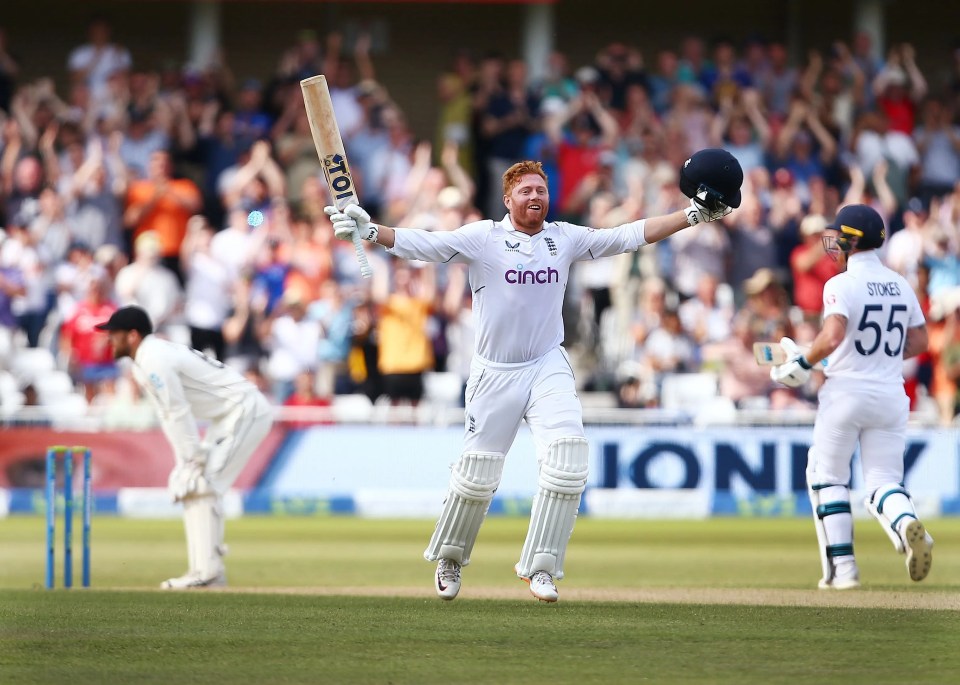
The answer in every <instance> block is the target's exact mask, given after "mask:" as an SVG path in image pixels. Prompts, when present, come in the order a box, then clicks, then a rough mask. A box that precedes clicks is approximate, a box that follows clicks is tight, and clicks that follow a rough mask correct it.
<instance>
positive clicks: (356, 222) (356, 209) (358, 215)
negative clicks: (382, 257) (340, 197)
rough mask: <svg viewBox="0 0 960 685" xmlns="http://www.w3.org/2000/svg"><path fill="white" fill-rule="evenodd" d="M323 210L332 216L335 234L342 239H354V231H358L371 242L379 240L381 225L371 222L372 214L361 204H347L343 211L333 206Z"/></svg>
mask: <svg viewBox="0 0 960 685" xmlns="http://www.w3.org/2000/svg"><path fill="white" fill-rule="evenodd" d="M323 211H324V212H325V213H326V214H327V216H329V217H330V221H331V222H332V223H333V234H334V235H335V236H337V238H339V239H340V240H353V234H354V232H355V231H356V232H358V233H359V234H360V237H361V238H363V239H364V240H369V241H370V242H371V243H375V242H377V235H379V233H380V229H379V227H378V226H377V225H376V224H374V223H371V221H370V215H369V214H367V211H366V210H365V209H364V208H363V207H361V206H359V205H347V206H346V207H344V208H343V211H342V212H341V211H340V210H339V209H337V208H336V207H333V206H327V207H324V208H323Z"/></svg>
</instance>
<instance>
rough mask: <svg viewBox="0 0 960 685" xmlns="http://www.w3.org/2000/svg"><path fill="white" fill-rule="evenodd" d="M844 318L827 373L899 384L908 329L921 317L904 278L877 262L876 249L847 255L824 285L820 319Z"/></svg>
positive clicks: (913, 294) (855, 379)
mask: <svg viewBox="0 0 960 685" xmlns="http://www.w3.org/2000/svg"><path fill="white" fill-rule="evenodd" d="M831 314H840V315H842V316H845V317H846V318H847V330H846V333H845V334H844V337H843V342H841V343H840V346H839V347H838V348H837V349H836V351H834V352H833V354H831V355H830V361H829V363H828V364H827V368H826V371H825V373H826V375H827V377H828V378H838V379H849V380H853V381H871V382H874V383H890V384H902V383H903V349H904V346H905V345H906V341H907V329H910V328H917V327H919V326H923V325H924V324H925V323H926V321H925V319H924V317H923V312H922V311H921V310H920V302H919V301H918V300H917V295H916V293H915V292H914V291H913V288H911V287H910V284H909V283H908V282H907V280H906V279H905V278H904V277H903V276H901V275H900V274H898V273H897V272H896V271H893V270H892V269H889V268H887V267H886V266H884V265H883V263H882V262H881V261H880V258H879V256H878V255H877V253H876V251H873V250H871V251H870V252H858V253H856V254H852V255H850V257H849V258H848V260H847V270H846V271H845V272H843V273H840V274H837V275H836V276H834V277H833V278H831V279H830V280H829V281H827V283H826V285H825V286H824V288H823V318H824V320H826V318H827V317H828V316H830V315H831Z"/></svg>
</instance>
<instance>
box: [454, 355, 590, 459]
mask: <svg viewBox="0 0 960 685" xmlns="http://www.w3.org/2000/svg"><path fill="white" fill-rule="evenodd" d="M465 413H466V425H465V427H464V445H463V451H464V452H499V453H502V454H506V453H507V452H508V451H509V450H510V446H511V445H513V441H514V439H515V438H516V437H517V431H518V430H519V429H520V422H521V421H523V420H526V422H527V425H528V426H529V427H530V432H531V433H532V434H533V439H534V443H535V444H536V447H537V458H538V461H539V460H542V459H543V457H544V455H545V454H546V451H547V446H548V445H549V444H550V443H551V442H553V441H554V440H557V439H558V438H577V437H579V438H582V437H584V434H583V409H582V407H581V405H580V398H579V397H578V396H577V389H576V385H575V382H574V377H573V369H572V367H571V366H570V359H569V358H568V357H567V353H566V351H565V350H564V349H563V348H562V347H557V348H556V349H553V350H551V351H550V352H548V353H547V354H545V355H543V356H542V357H540V358H539V359H535V360H533V361H531V362H526V363H522V364H497V363H494V362H489V361H486V360H484V359H480V358H479V357H477V356H476V355H474V358H473V362H472V363H471V366H470V378H469V379H468V380H467V389H466V409H465Z"/></svg>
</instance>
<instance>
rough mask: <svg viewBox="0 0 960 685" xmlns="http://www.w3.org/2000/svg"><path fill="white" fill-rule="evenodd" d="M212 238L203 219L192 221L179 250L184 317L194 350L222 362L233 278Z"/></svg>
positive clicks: (192, 219) (199, 217)
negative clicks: (182, 274) (219, 255)
mask: <svg viewBox="0 0 960 685" xmlns="http://www.w3.org/2000/svg"><path fill="white" fill-rule="evenodd" d="M213 235H214V230H213V228H212V227H211V226H210V225H209V224H208V223H207V220H206V219H205V218H204V217H202V216H200V215H194V216H192V217H190V220H189V221H188V222H187V235H186V237H185V238H184V240H183V244H182V245H181V247H180V263H181V264H182V266H183V272H184V277H185V280H186V283H187V285H186V291H185V296H184V304H183V317H184V320H185V321H186V324H187V326H189V327H190V344H191V345H192V346H193V348H194V349H197V350H200V351H201V352H205V353H208V354H210V355H211V356H213V357H214V358H215V359H218V360H220V361H223V360H224V359H225V352H226V343H225V342H224V339H223V325H224V322H225V321H226V319H227V314H228V313H229V311H230V308H231V304H232V297H233V292H232V290H233V289H232V282H231V277H232V275H233V274H232V272H231V270H230V266H229V265H227V264H224V263H222V262H220V261H218V260H217V259H216V257H214V256H213V254H212V252H211V249H210V245H211V243H212V241H213ZM105 320H106V319H104V321H105Z"/></svg>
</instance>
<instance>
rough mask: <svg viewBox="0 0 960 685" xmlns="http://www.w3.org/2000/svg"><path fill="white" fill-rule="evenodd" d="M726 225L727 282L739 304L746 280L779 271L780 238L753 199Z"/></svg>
mask: <svg viewBox="0 0 960 685" xmlns="http://www.w3.org/2000/svg"><path fill="white" fill-rule="evenodd" d="M724 223H726V224H727V225H728V226H729V228H730V254H731V259H730V271H729V281H728V282H729V283H730V285H731V286H733V289H734V293H735V294H736V295H737V301H738V302H742V301H743V297H742V295H743V294H745V293H746V290H747V285H746V281H747V279H749V278H751V277H752V276H754V275H755V274H756V273H757V272H758V271H759V270H760V269H766V270H772V271H776V270H777V269H778V266H779V265H778V263H777V238H776V234H774V232H773V230H772V229H771V228H770V227H769V226H767V225H766V224H765V222H764V218H763V212H762V208H761V207H760V203H759V202H757V201H756V199H755V198H753V197H752V196H750V195H747V196H745V197H744V198H743V201H742V202H741V204H740V208H739V209H738V210H737V211H736V212H734V213H733V214H731V215H730V216H729V218H728V219H726V220H725V222H724ZM746 294H748V295H749V293H746ZM777 339H778V340H779V338H777Z"/></svg>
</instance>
